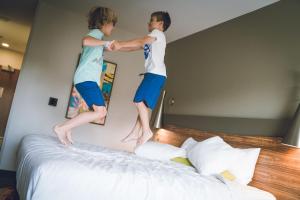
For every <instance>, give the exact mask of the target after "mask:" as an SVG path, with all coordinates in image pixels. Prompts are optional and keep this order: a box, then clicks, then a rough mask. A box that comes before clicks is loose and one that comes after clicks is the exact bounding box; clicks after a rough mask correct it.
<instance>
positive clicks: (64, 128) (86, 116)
mask: <svg viewBox="0 0 300 200" xmlns="http://www.w3.org/2000/svg"><path fill="white" fill-rule="evenodd" d="M93 109H94V111H92V112H84V113H81V114H79V115H78V116H76V117H74V118H73V119H70V120H68V121H66V122H64V123H63V124H61V125H56V126H55V127H54V131H55V133H56V135H57V137H58V139H59V140H60V141H61V142H62V143H63V144H67V141H66V140H69V142H72V138H71V129H72V128H75V127H77V126H80V125H82V124H86V123H88V122H92V121H95V120H97V119H102V118H104V117H105V116H106V113H107V111H106V107H105V106H95V105H93Z"/></svg>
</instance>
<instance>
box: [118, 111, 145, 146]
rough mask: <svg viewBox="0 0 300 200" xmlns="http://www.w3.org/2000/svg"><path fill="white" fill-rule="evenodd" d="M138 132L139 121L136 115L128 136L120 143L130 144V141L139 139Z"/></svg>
mask: <svg viewBox="0 0 300 200" xmlns="http://www.w3.org/2000/svg"><path fill="white" fill-rule="evenodd" d="M140 130H141V121H140V117H139V115H138V116H137V118H136V122H135V125H134V127H133V128H132V129H131V131H130V132H129V134H128V135H127V136H126V137H124V138H123V139H122V140H121V141H122V142H130V141H132V140H137V139H138V138H139V133H140Z"/></svg>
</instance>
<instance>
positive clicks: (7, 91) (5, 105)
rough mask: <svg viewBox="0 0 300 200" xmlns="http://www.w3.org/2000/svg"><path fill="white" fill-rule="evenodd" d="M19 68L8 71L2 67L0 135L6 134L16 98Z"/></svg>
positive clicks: (0, 82) (0, 78) (0, 72)
mask: <svg viewBox="0 0 300 200" xmlns="http://www.w3.org/2000/svg"><path fill="white" fill-rule="evenodd" d="M19 73H20V71H19V70H15V71H14V72H7V71H3V70H1V69H0V87H3V88H4V92H3V96H2V98H0V136H1V137H3V136H4V132H5V127H6V123H7V119H8V116H9V112H10V108H11V104H12V101H13V98H14V94H15V89H16V85H17V81H18V77H19Z"/></svg>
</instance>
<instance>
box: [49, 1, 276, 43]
mask: <svg viewBox="0 0 300 200" xmlns="http://www.w3.org/2000/svg"><path fill="white" fill-rule="evenodd" d="M46 1H50V2H52V3H55V2H56V3H58V5H59V6H64V7H68V8H70V9H71V10H74V11H76V12H81V13H82V14H85V15H86V14H87V13H88V10H89V9H90V8H91V7H92V6H96V5H97V6H107V7H110V8H112V9H114V10H116V11H117V13H118V15H119V22H118V24H117V26H118V27H119V28H121V29H123V30H126V31H128V32H132V33H134V34H137V35H143V34H145V33H146V31H147V22H148V21H149V16H150V14H151V13H152V12H154V11H158V10H163V11H168V12H169V13H170V16H171V19H172V25H171V27H170V29H169V30H168V31H167V32H166V34H167V38H168V41H169V42H171V41H174V40H177V39H179V38H182V37H185V36H188V35H191V34H193V33H196V32H199V31H201V30H204V29H207V28H209V27H212V26H215V25H217V24H220V23H223V22H225V21H228V20H230V19H233V18H236V17H239V16H241V15H244V14H247V13H249V12H252V11H255V10H257V9H260V8H262V7H265V6H267V5H270V4H272V3H275V2H277V1H279V0H46Z"/></svg>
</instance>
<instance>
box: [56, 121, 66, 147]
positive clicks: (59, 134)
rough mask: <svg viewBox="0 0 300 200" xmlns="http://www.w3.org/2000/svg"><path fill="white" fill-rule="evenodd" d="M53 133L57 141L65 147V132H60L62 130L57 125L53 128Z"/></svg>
mask: <svg viewBox="0 0 300 200" xmlns="http://www.w3.org/2000/svg"><path fill="white" fill-rule="evenodd" d="M54 132H55V134H56V136H57V137H58V140H59V141H60V142H61V143H62V144H64V145H67V141H66V132H65V131H64V130H62V128H61V127H60V126H59V125H56V126H55V127H54Z"/></svg>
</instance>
